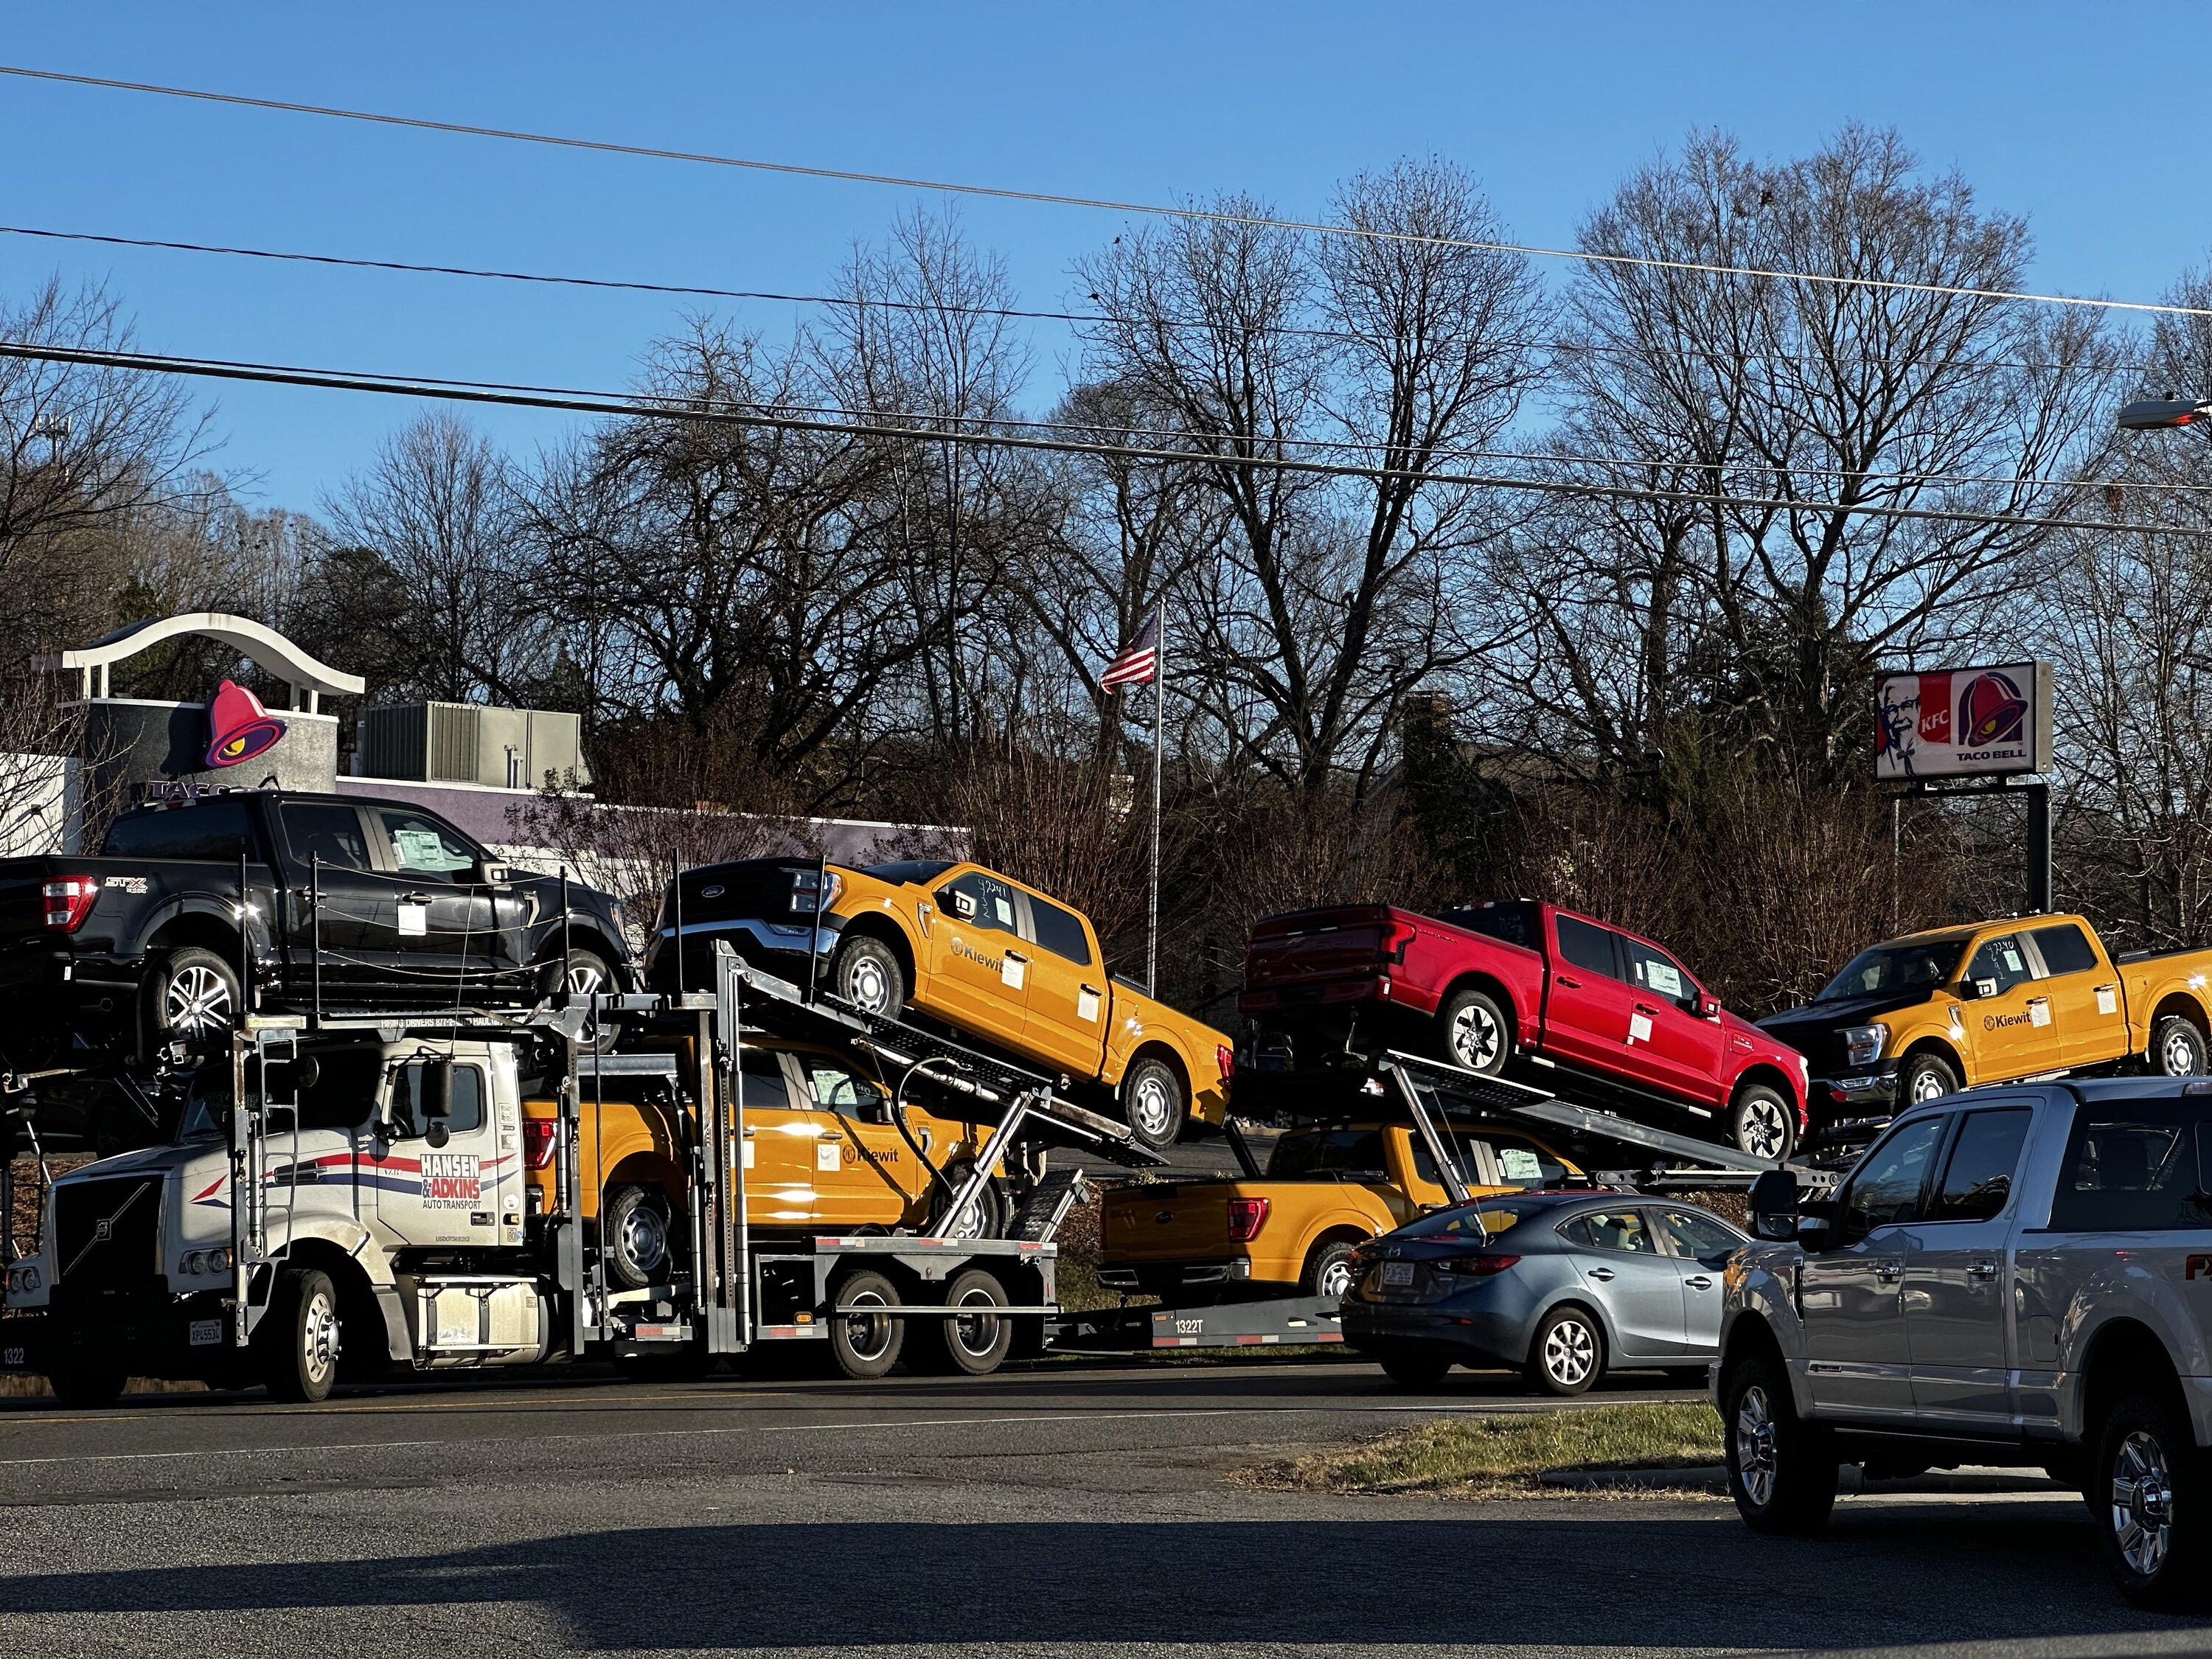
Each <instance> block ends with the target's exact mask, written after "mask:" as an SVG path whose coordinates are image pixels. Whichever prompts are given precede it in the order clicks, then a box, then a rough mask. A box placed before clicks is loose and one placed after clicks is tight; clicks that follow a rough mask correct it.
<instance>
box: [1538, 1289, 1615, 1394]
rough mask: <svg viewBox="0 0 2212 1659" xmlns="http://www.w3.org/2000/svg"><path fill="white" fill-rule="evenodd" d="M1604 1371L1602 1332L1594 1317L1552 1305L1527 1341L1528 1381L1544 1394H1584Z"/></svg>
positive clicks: (1581, 1310)
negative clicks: (1551, 1308)
mask: <svg viewBox="0 0 2212 1659" xmlns="http://www.w3.org/2000/svg"><path fill="white" fill-rule="evenodd" d="M1604 1370H1605V1333H1604V1332H1603V1331H1601V1330H1600V1329H1599V1328H1598V1323H1597V1320H1596V1318H1595V1316H1593V1315H1591V1314H1590V1313H1589V1312H1588V1311H1587V1310H1583V1309H1581V1308H1577V1307H1565V1308H1554V1309H1553V1310H1552V1311H1551V1312H1549V1313H1547V1314H1546V1315H1545V1316H1544V1317H1543V1319H1542V1320H1541V1322H1538V1324H1537V1326H1536V1334H1535V1335H1534V1337H1533V1338H1531V1339H1530V1340H1529V1343H1528V1380H1529V1381H1530V1382H1531V1383H1534V1384H1535V1385H1536V1386H1537V1387H1538V1388H1540V1389H1542V1390H1543V1391H1544V1392H1545V1393H1547V1394H1557V1395H1573V1394H1582V1393H1584V1392H1585V1391H1587V1390H1588V1389H1589V1385H1590V1384H1591V1383H1595V1382H1596V1381H1597V1380H1598V1378H1599V1376H1601V1375H1602V1374H1603V1372H1604Z"/></svg>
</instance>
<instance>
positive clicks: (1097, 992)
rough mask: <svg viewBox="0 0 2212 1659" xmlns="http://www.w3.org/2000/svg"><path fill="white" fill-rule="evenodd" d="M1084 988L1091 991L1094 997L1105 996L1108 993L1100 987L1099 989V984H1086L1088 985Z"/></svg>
mask: <svg viewBox="0 0 2212 1659" xmlns="http://www.w3.org/2000/svg"><path fill="white" fill-rule="evenodd" d="M1083 988H1084V989H1085V990H1086V991H1088V992H1090V993H1091V995H1092V996H1094V997H1103V996H1104V995H1105V993H1104V992H1103V991H1102V990H1100V989H1099V988H1098V987H1097V986H1095V985H1086V986H1085V987H1083Z"/></svg>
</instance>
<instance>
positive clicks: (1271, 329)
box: [0, 225, 2150, 374]
mask: <svg viewBox="0 0 2212 1659" xmlns="http://www.w3.org/2000/svg"><path fill="white" fill-rule="evenodd" d="M0 236H29V237H38V238H40V239H43V240H47V241H55V242H92V243H97V244H100V246H107V247H137V248H151V249H159V250H162V251H165V252H172V253H208V254H220V255H224V256H227V257H229V258H242V259H269V260H276V261H282V262H289V263H293V264H313V265H331V266H337V267H338V268H341V269H345V270H394V271H401V272H405V273H409V274H411V275H416V276H467V277H472V278H479V279H484V280H489V281H494V282H501V283H543V284H546V285H549V286H552V287H557V288H581V289H609V290H613V291H617V292H623V293H633V294H669V295H684V296H697V297H699V298H702V299H711V300H767V301H775V302H778V303H781V304H786V305H800V306H832V307H837V308H839V309H842V310H847V311H868V310H883V311H901V312H918V313H922V314H924V315H933V314H936V313H950V314H951V315H953V316H958V317H996V318H1002V319H1010V320H1012V319H1020V320H1024V321H1034V322H1047V323H1079V324H1085V325H1093V326H1095V325H1099V324H1112V325H1115V326H1117V327H1121V328H1143V329H1152V328H1167V329H1171V330H1174V331H1177V332H1187V331H1206V330H1208V329H1211V328H1212V327H1214V326H1215V325H1213V324H1212V323H1209V322H1207V321H1206V320H1205V319H1201V318H1195V317H1117V316H1115V315H1114V314H1113V313H1111V312H1103V311H1044V310H1039V309H1034V308H1031V307H1024V306H979V305H962V304H959V303H958V302H957V301H950V300H892V299H885V298H882V297H879V296H875V295H868V296H857V295H849V294H787V293H783V292H781V291H779V290H776V289H751V288H715V287H712V286H709V285H708V284H706V283H648V282H644V281H641V280H637V279H634V278H624V277H616V276H568V275H564V274H561V273H556V272H550V271H535V270H497V269H495V268H489V267H485V266H480V265H445V264H422V263H417V262H416V261H413V260H407V259H374V258H362V257H354V256H348V255H344V254H337V253H307V252H298V251H295V250H292V249H287V248H266V247H238V246H229V245H227V244H223V243H219V242H183V241H177V240H172V239H169V238H166V237H156V236H117V235H113V234H107V233H104V232H98V231H89V230H52V229H48V228H45V227H42V226H33V225H0ZM1255 332H1258V333H1261V334H1279V335H1285V336H1287V337H1291V338H1293V339H1307V340H1337V341H1345V342H1353V343H1357V342H1360V341H1364V340H1366V339H1368V338H1369V337H1368V336H1366V335H1362V334H1355V333H1353V332H1352V331H1351V330H1349V329H1341V328H1308V327H1302V326H1298V325H1292V324H1287V323H1267V324H1261V325H1256V326H1255ZM1493 343H1494V344H1495V345H1496V346H1497V347H1498V349H1501V350H1504V349H1528V350H1537V351H1550V352H1555V353H1559V354H1560V355H1563V356H1596V357H1622V358H1627V359H1630V360H1637V359H1640V358H1642V357H1643V356H1645V355H1646V354H1644V353H1643V352H1640V351H1638V350H1637V349H1635V348H1633V347H1631V346H1611V345H1600V344H1597V343H1595V342H1593V341H1589V340H1569V339H1562V338H1560V337H1558V336H1556V335H1530V336H1519V337H1500V338H1498V340H1496V341H1495V342H1493ZM1746 356H1747V358H1748V359H1749V360H1751V361H1754V362H1786V363H1812V364H1814V365H1816V366H1819V367H1821V368H1833V367H1834V364H1835V361H1836V360H1834V359H1832V358H1827V357H1819V356H1807V355H1804V354H1802V353H1796V352H1786V351H1753V352H1748V353H1747V354H1746ZM1844 361H1846V362H1882V363H1887V362H1890V360H1888V359H1886V358H1870V357H1863V356H1861V357H1850V358H1846V359H1844ZM1920 366H1921V367H1923V368H1928V369H1930V370H1942V369H1951V368H1988V369H2012V370H2021V371H2025V372H2028V373H2038V374H2049V373H2052V372H2055V371H2065V370H2070V369H2073V368H2077V367H2079V365H2077V364H2073V363H2051V362H2027V361H2021V360H2018V359H2013V358H2005V357H1942V358H1936V359H1935V360H1933V361H1932V362H1926V363H1923V364H1922V365H1920ZM2112 368H2115V369H2119V370H2125V371H2128V372H2130V373H2136V374H2144V373H2148V371H2149V368H2150V365H2148V364H2147V363H2115V364H2113V365H2112Z"/></svg>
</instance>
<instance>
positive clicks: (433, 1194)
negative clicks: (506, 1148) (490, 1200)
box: [422, 1152, 483, 1210]
mask: <svg viewBox="0 0 2212 1659" xmlns="http://www.w3.org/2000/svg"><path fill="white" fill-rule="evenodd" d="M482 1201H483V1176H481V1175H480V1174H479V1173H478V1171H477V1154H476V1153H474V1152H425V1153H423V1154H422V1204H423V1207H424V1208H426V1209H432V1210H469V1209H474V1208H475V1207H476V1206H477V1204H479V1203H481V1202H482Z"/></svg>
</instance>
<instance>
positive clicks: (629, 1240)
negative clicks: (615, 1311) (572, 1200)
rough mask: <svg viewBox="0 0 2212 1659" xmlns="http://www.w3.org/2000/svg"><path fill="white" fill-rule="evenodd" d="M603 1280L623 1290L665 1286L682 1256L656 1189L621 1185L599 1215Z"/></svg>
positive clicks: (664, 1202) (662, 1197)
mask: <svg viewBox="0 0 2212 1659" xmlns="http://www.w3.org/2000/svg"><path fill="white" fill-rule="evenodd" d="M599 1237H601V1238H602V1239H603V1240H605V1244H606V1256H607V1277H608V1278H609V1279H612V1280H613V1281H614V1282H615V1283H616V1284H617V1285H622V1286H623V1288H624V1289H626V1290H632V1291H641V1290H643V1289H645V1287H646V1286H647V1285H665V1284H667V1283H668V1281H669V1276H670V1274H671V1273H672V1272H673V1271H674V1269H675V1266H676V1263H677V1261H678V1260H679V1259H680V1258H681V1256H682V1255H683V1247H682V1244H681V1242H680V1241H679V1240H678V1237H677V1235H676V1223H675V1218H674V1212H673V1211H672V1210H671V1207H670V1206H669V1202H668V1194H665V1193H664V1192H663V1191H661V1190H660V1188H658V1187H647V1186H636V1185H624V1186H621V1187H617V1188H615V1189H614V1191H613V1192H612V1193H611V1194H608V1196H607V1203H606V1207H605V1209H603V1210H601V1211H600V1212H599Z"/></svg>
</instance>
